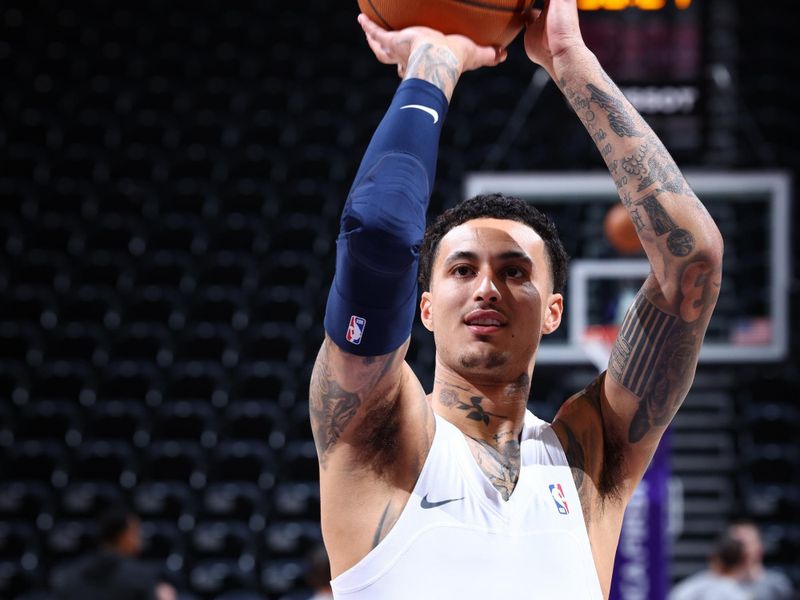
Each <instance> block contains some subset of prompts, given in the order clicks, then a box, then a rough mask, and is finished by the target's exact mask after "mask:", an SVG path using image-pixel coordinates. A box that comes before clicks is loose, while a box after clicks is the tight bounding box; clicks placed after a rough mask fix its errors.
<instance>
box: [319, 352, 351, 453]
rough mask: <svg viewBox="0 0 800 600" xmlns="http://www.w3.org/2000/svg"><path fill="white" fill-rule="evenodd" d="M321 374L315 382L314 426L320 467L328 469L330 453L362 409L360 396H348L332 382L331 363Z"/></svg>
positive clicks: (322, 364)
mask: <svg viewBox="0 0 800 600" xmlns="http://www.w3.org/2000/svg"><path fill="white" fill-rule="evenodd" d="M319 367H320V373H319V375H318V376H317V377H314V379H313V380H312V393H311V404H310V413H311V424H312V426H313V427H314V432H315V433H316V435H315V436H314V441H315V442H316V444H317V454H318V455H319V462H320V465H322V466H323V467H324V466H325V459H326V458H327V454H328V451H329V450H330V449H331V448H332V447H333V445H334V444H336V442H337V441H338V440H339V437H340V436H341V435H342V432H343V431H344V430H345V429H347V426H348V425H349V424H350V421H352V420H353V417H354V416H355V415H356V412H357V411H358V407H359V406H360V405H361V399H360V398H359V397H358V394H355V393H353V392H348V391H346V390H344V389H342V387H341V386H340V385H339V383H338V382H337V381H336V380H335V379H332V378H331V375H330V370H329V367H328V363H327V361H324V362H323V363H321V364H320V365H319Z"/></svg>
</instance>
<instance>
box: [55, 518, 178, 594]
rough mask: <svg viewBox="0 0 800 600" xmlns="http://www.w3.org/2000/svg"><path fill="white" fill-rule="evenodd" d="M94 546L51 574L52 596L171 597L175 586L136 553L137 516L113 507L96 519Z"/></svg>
mask: <svg viewBox="0 0 800 600" xmlns="http://www.w3.org/2000/svg"><path fill="white" fill-rule="evenodd" d="M97 525H98V535H97V538H98V539H97V541H98V547H97V549H96V550H95V551H94V552H92V553H91V554H89V555H88V556H85V557H83V558H79V559H77V560H76V561H75V562H74V563H72V564H69V565H67V566H66V567H64V568H62V569H60V570H59V571H58V572H57V573H56V574H55V576H54V577H53V592H54V597H55V598H56V600H109V599H111V598H113V599H114V600H175V599H176V592H175V589H174V588H173V587H172V586H171V585H169V584H167V583H164V582H163V581H161V580H160V577H159V573H158V570H157V569H154V568H152V567H150V566H148V565H146V564H144V563H143V562H141V561H140V560H139V559H138V558H137V556H138V555H139V552H140V551H141V547H142V538H141V532H140V522H139V518H138V516H136V515H135V514H133V513H132V512H130V511H129V510H127V509H126V508H123V507H113V508H110V509H109V510H107V511H106V512H105V513H103V514H102V515H101V516H100V518H99V519H98V524H97Z"/></svg>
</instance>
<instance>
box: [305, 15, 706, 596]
mask: <svg viewBox="0 0 800 600" xmlns="http://www.w3.org/2000/svg"><path fill="white" fill-rule="evenodd" d="M359 20H360V23H361V25H362V27H363V29H364V31H365V33H366V36H367V41H368V43H369V45H370V47H371V49H372V50H373V52H374V53H375V55H376V56H377V58H378V59H379V60H380V61H381V62H384V63H390V64H396V65H397V68H398V72H399V74H400V76H401V77H402V78H403V81H402V83H401V84H400V86H399V88H398V90H397V92H396V94H395V97H394V99H393V101H392V103H391V106H390V107H389V109H388V112H387V113H386V116H385V118H384V120H383V121H382V123H381V124H380V126H379V127H378V129H377V131H376V132H375V134H374V137H373V139H372V142H371V143H370V146H369V147H368V148H367V150H366V153H365V156H364V158H363V161H362V164H361V167H360V169H359V171H358V173H357V175H356V177H355V180H354V183H353V186H352V188H351V191H350V193H349V196H348V198H347V201H346V204H345V207H344V212H343V215H342V219H341V233H340V236H339V239H338V242H337V259H336V261H337V262H336V275H335V278H334V281H333V283H332V285H331V289H330V294H329V297H328V305H327V310H326V315H325V329H326V333H327V335H326V338H325V341H324V343H323V344H322V348H321V349H320V352H319V355H318V357H317V360H316V364H315V368H314V373H313V376H312V380H311V389H310V413H311V424H312V429H313V432H314V438H315V442H316V446H317V452H318V455H319V462H320V485H321V495H322V529H323V534H324V538H325V543H326V545H327V548H328V552H329V555H330V560H331V567H332V575H333V581H332V585H333V590H334V596H335V597H336V598H339V599H343V598H346V599H351V598H352V599H356V598H357V599H361V598H377V599H381V600H386V599H414V600H419V599H429V598H430V599H437V600H439V599H445V598H459V599H460V600H463V599H473V598H474V599H481V600H485V599H487V598H559V599H565V598H568V599H570V600H573V599H577V598H601V597H603V596H608V593H609V587H610V583H611V573H612V566H613V560H614V554H615V549H616V546H617V541H618V537H619V533H620V528H621V524H622V517H623V512H624V510H625V506H626V504H627V503H628V501H629V499H630V498H631V495H632V494H633V491H634V488H635V487H636V485H637V483H638V482H639V480H640V479H641V477H642V475H643V473H644V471H645V469H646V467H647V465H648V462H649V461H650V458H651V457H652V455H653V453H654V451H655V449H656V447H657V445H658V442H659V439H660V438H661V435H662V433H663V432H664V429H665V427H666V426H667V425H668V423H669V422H670V420H671V418H672V416H673V415H674V414H675V412H676V410H677V409H678V407H679V406H680V404H681V402H682V400H683V398H684V397H685V395H686V393H687V391H688V389H689V387H690V385H691V383H692V380H693V377H694V371H695V366H696V363H697V356H698V353H699V351H700V346H701V342H702V339H703V336H704V334H705V330H706V327H707V324H708V321H709V318H710V317H711V312H712V309H713V307H714V304H715V302H716V299H717V296H718V292H719V286H720V279H721V261H722V239H721V237H720V234H719V231H718V230H717V228H716V226H715V225H714V223H713V221H712V219H711V218H710V217H709V215H708V213H707V212H706V210H705V209H704V208H703V205H702V204H701V203H700V201H699V200H698V199H697V197H696V196H695V195H694V194H693V192H692V190H691V189H690V188H689V186H688V185H687V183H686V181H685V180H684V178H683V176H682V175H681V173H680V171H679V170H678V168H677V167H676V165H675V163H674V162H673V160H672V158H671V157H670V156H669V154H668V153H667V151H666V149H665V148H664V146H663V145H662V144H661V143H660V142H659V140H658V138H657V137H656V136H655V134H654V133H653V132H652V131H651V130H650V128H649V127H648V126H647V124H646V123H645V122H644V121H643V120H642V118H641V117H640V115H639V114H638V113H637V112H636V111H635V110H634V108H633V107H632V106H631V105H630V104H629V103H628V102H627V101H626V99H625V98H624V97H623V96H622V94H621V93H620V91H619V90H618V89H617V87H616V86H615V85H614V84H613V83H612V82H611V80H610V79H609V78H608V76H607V75H606V74H605V73H604V72H603V70H602V68H601V67H600V65H599V64H598V62H597V60H596V58H595V57H594V55H593V54H592V53H591V52H590V51H589V50H588V49H587V47H586V46H585V45H584V43H583V41H582V38H581V33H580V29H579V26H578V11H577V8H576V2H575V0H550V2H549V3H546V5H545V9H544V11H543V12H539V11H536V12H535V13H534V14H532V15H531V20H530V23H529V25H528V28H527V31H526V33H525V47H526V50H527V53H528V56H529V57H530V59H531V60H532V61H533V62H534V63H537V64H538V65H540V66H541V67H542V68H544V69H546V70H547V72H548V73H549V74H550V76H551V78H552V79H553V81H555V82H556V83H557V85H558V86H559V88H560V89H561V91H562V92H563V93H564V95H565V96H566V98H567V100H568V101H569V102H570V104H571V105H572V107H573V108H574V109H575V112H576V113H577V115H578V117H579V118H580V119H581V120H582V121H583V123H584V125H585V126H586V128H587V130H588V132H589V134H590V135H591V136H592V138H593V139H594V140H595V142H596V143H597V146H598V148H599V150H600V152H601V154H602V155H603V157H604V159H605V161H606V163H607V165H608V168H609V171H610V173H611V176H612V177H613V179H614V181H615V182H616V184H617V187H618V188H619V194H620V198H621V199H622V201H623V203H624V205H625V206H626V207H627V209H628V211H629V214H630V216H631V219H632V220H633V222H634V223H635V225H636V228H637V231H638V233H639V236H640V238H641V240H642V244H643V246H644V248H645V250H646V252H647V255H648V258H649V260H650V262H651V265H652V273H651V275H650V276H649V277H648V278H647V280H646V282H645V283H644V285H643V287H642V289H641V290H640V292H639V294H638V296H637V297H636V300H635V302H634V303H633V305H632V307H631V309H630V311H629V312H628V314H627V317H626V320H625V322H624V324H623V326H622V328H621V330H620V335H619V337H618V339H617V341H616V343H615V346H614V348H613V352H612V356H611V359H610V361H609V365H608V370H607V371H606V372H604V373H603V374H602V375H600V376H599V377H598V378H597V379H596V380H595V381H593V382H591V383H589V385H588V386H587V387H586V389H584V390H582V391H579V392H578V393H576V394H575V395H574V396H572V397H571V398H569V399H568V400H567V401H566V402H565V403H564V405H563V406H562V407H561V408H560V410H559V411H558V413H557V415H556V417H555V419H554V421H553V423H552V424H549V423H545V422H543V421H542V420H540V419H538V418H537V417H535V416H534V415H533V414H531V413H530V412H528V411H527V410H526V405H527V400H528V395H529V391H530V386H531V380H532V377H533V372H534V365H535V362H536V352H537V349H538V346H539V341H540V339H541V336H542V335H546V334H548V333H551V332H553V331H554V330H555V329H556V328H557V327H558V326H559V323H560V322H561V317H562V311H563V298H562V290H563V285H564V279H565V271H566V254H565V252H564V250H563V247H562V245H561V242H560V241H559V240H558V236H557V234H556V232H555V228H554V227H553V226H552V224H551V223H550V222H549V220H547V219H546V218H545V217H544V216H543V215H541V213H539V212H538V211H536V210H535V209H533V208H532V207H529V206H528V205H527V204H526V203H525V202H523V201H521V200H514V199H508V198H503V197H501V196H484V197H478V198H476V199H472V200H468V201H466V202H464V203H461V204H459V205H457V206H456V207H455V208H453V209H451V210H450V211H447V212H446V213H444V214H443V215H442V216H440V217H439V218H438V220H436V221H435V222H434V223H433V224H432V226H431V228H430V229H429V230H428V231H427V233H425V241H424V243H423V232H424V228H425V211H426V208H427V204H428V199H429V196H430V191H431V186H432V185H433V181H434V170H435V162H436V156H437V145H438V140H439V132H440V130H441V127H442V122H443V120H444V118H445V114H446V112H447V106H448V101H449V100H450V98H451V95H452V93H453V90H454V87H455V85H456V82H457V81H458V79H459V76H460V75H461V74H462V73H463V72H465V71H468V70H470V69H475V68H479V67H482V66H491V65H496V64H497V63H499V62H501V61H502V60H503V59H504V58H505V54H504V52H503V51H500V50H495V49H492V48H481V47H478V46H476V45H475V44H473V43H472V42H470V41H469V40H467V39H465V38H463V37H459V36H444V35H442V34H440V33H437V32H435V31H432V30H429V29H425V28H410V29H406V30H402V31H397V32H387V31H384V30H382V29H381V28H379V27H378V26H377V25H375V24H374V23H372V22H370V21H369V20H368V19H366V18H365V17H364V16H363V15H362V16H360V17H359ZM420 246H421V251H419V249H420ZM418 258H419V260H418ZM418 263H419V265H420V269H419V271H420V272H419V281H420V283H421V286H422V288H423V293H422V297H421V302H420V309H421V318H422V321H423V323H424V325H425V327H426V328H428V329H429V330H430V331H432V332H433V335H434V340H435V343H436V369H435V381H434V385H433V391H432V392H431V393H430V394H427V395H426V393H425V391H423V388H422V386H421V385H420V383H419V381H418V380H417V378H416V377H415V375H414V373H413V372H412V370H411V368H410V367H409V366H408V364H406V363H405V362H404V357H405V354H406V350H407V349H408V345H409V339H410V333H411V327H412V320H413V318H414V313H415V307H416V302H417V293H416V292H417V288H416V282H415V279H416V275H417V269H418Z"/></svg>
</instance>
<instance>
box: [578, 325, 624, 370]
mask: <svg viewBox="0 0 800 600" xmlns="http://www.w3.org/2000/svg"><path fill="white" fill-rule="evenodd" d="M618 333H619V325H617V324H612V325H589V326H587V327H586V329H585V330H584V332H583V336H582V341H583V350H584V352H585V353H586V356H587V357H588V358H589V360H590V361H591V362H592V364H593V365H594V366H595V367H596V368H597V370H598V371H599V372H601V373H602V372H603V371H605V370H606V369H607V368H608V359H609V358H611V348H613V347H614V342H615V341H616V339H617V334H618Z"/></svg>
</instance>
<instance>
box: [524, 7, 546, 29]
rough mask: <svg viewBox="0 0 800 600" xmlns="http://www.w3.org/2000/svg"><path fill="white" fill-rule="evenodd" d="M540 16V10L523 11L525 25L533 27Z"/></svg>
mask: <svg viewBox="0 0 800 600" xmlns="http://www.w3.org/2000/svg"><path fill="white" fill-rule="evenodd" d="M541 16H542V9H541V8H531V9H528V10H527V11H525V25H526V26H530V25H533V24H534V23H535V22H536V21H538V20H539V17H541Z"/></svg>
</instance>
